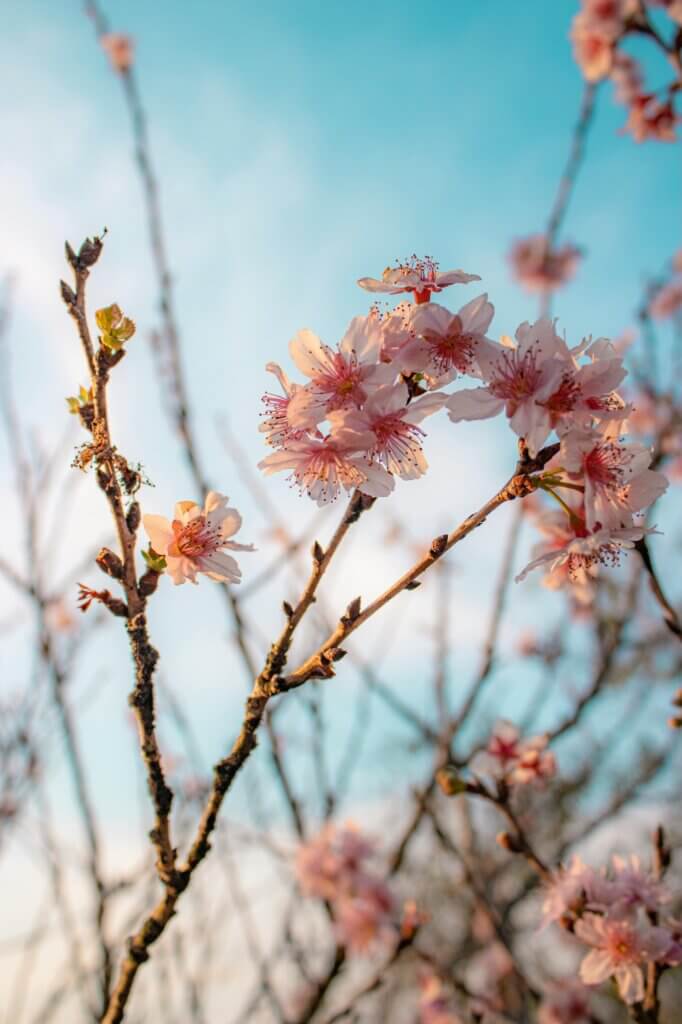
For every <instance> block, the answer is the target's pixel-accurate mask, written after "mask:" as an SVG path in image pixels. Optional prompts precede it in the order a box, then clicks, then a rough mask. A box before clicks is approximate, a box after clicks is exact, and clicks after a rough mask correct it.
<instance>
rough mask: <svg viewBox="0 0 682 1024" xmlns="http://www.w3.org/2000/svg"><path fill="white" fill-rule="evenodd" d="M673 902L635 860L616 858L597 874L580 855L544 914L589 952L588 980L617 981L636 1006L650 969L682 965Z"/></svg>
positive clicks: (548, 895)
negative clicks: (669, 909) (670, 913)
mask: <svg viewBox="0 0 682 1024" xmlns="http://www.w3.org/2000/svg"><path fill="white" fill-rule="evenodd" d="M664 853H665V851H664ZM664 866H665V858H664ZM670 900H671V893H670V892H669V890H668V889H667V888H666V887H665V886H664V885H663V884H662V882H661V881H659V879H658V877H655V876H654V874H653V872H652V871H648V870H647V869H646V868H645V867H644V866H643V865H642V864H641V862H640V860H639V859H638V858H637V857H635V856H631V857H630V858H629V859H625V858H623V857H618V856H614V857H613V858H612V861H611V865H610V866H609V868H608V869H606V868H602V869H600V870H598V871H597V870H595V869H593V868H591V867H589V866H588V865H586V864H584V863H583V861H582V860H581V859H580V857H578V856H577V855H574V856H573V858H572V860H571V862H570V863H569V864H568V865H567V866H566V867H561V868H559V870H558V871H556V872H554V873H553V875H552V877H551V879H550V880H549V881H548V882H547V883H546V890H545V899H544V903H543V914H544V920H545V923H549V922H552V921H555V922H558V923H559V924H561V925H562V927H564V928H565V929H567V930H568V931H570V932H572V933H573V935H575V937H576V938H577V939H578V940H579V941H580V942H581V943H582V944H583V945H584V946H587V947H588V948H589V951H588V952H587V954H586V955H585V957H584V959H583V961H582V964H581V967H580V977H581V979H582V981H583V982H584V983H585V984H586V985H599V984H601V983H602V982H604V981H607V980H608V979H609V978H612V979H613V980H614V981H615V982H616V983H617V985H618V990H619V993H620V996H621V998H622V999H623V1001H624V1002H625V1003H627V1004H628V1005H633V1004H636V1003H641V1002H642V1001H643V1000H644V998H645V980H646V974H647V968H648V965H650V964H656V965H658V968H659V969H661V970H662V969H664V968H665V967H669V966H677V965H678V964H680V963H682V945H681V944H680V939H681V937H682V928H681V927H680V925H679V923H678V922H676V921H675V920H673V919H672V918H670V917H668V916H667V915H666V907H667V904H669V902H670Z"/></svg>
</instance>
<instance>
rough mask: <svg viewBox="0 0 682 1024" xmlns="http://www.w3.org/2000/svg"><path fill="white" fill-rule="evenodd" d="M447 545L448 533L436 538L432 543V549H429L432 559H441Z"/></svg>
mask: <svg viewBox="0 0 682 1024" xmlns="http://www.w3.org/2000/svg"><path fill="white" fill-rule="evenodd" d="M447 543H448V535H447V533H443V534H441V536H440V537H436V538H435V539H434V540H433V541H432V542H431V547H430V549H429V554H430V555H431V557H432V558H440V556H441V555H442V554H443V552H444V551H445V548H446V546H447Z"/></svg>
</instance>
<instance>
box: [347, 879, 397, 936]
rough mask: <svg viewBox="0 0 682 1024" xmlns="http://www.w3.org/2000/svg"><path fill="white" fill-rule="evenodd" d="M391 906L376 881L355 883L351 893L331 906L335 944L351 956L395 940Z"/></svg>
mask: <svg viewBox="0 0 682 1024" xmlns="http://www.w3.org/2000/svg"><path fill="white" fill-rule="evenodd" d="M394 910H395V904H394V900H393V894H392V893H391V890H390V889H389V887H388V886H387V885H386V884H385V882H382V881H381V880H380V879H377V878H371V877H364V878H360V879H358V880H357V883H356V885H355V887H354V891H353V892H352V893H351V894H349V895H347V896H346V895H344V896H342V897H341V899H339V900H338V902H337V903H336V904H335V905H334V922H335V929H336V934H337V937H338V939H339V942H340V943H341V944H342V945H343V946H345V948H346V949H348V950H349V951H350V952H351V953H367V952H369V951H370V950H371V949H372V948H373V947H375V946H377V945H379V944H382V943H387V942H390V941H391V940H394V939H395V938H396V934H397V930H396V925H395V921H394Z"/></svg>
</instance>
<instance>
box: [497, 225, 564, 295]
mask: <svg viewBox="0 0 682 1024" xmlns="http://www.w3.org/2000/svg"><path fill="white" fill-rule="evenodd" d="M580 257H581V252H580V249H578V248H577V246H575V245H571V244H570V243H566V244H565V245H562V246H553V245H552V244H551V242H550V240H549V239H548V238H547V235H544V234H536V235H528V236H527V237H526V238H519V239H517V240H516V241H515V242H514V244H513V245H512V247H511V250H510V253H509V262H510V264H511V268H512V273H513V275H514V277H515V278H516V280H517V281H518V282H519V284H520V285H522V286H523V287H524V288H525V289H526V290H527V291H529V292H541V293H542V292H545V293H546V292H553V291H555V290H556V289H557V288H560V287H561V286H562V285H564V284H567V283H568V281H570V280H571V278H572V277H573V275H574V274H575V272H576V269H577V267H578V263H579V262H580Z"/></svg>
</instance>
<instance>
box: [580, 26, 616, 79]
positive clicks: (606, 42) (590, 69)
mask: <svg viewBox="0 0 682 1024" xmlns="http://www.w3.org/2000/svg"><path fill="white" fill-rule="evenodd" d="M617 37H618V30H617V28H616V27H615V25H614V24H613V23H612V22H609V21H600V20H599V19H595V18H593V17H591V16H590V14H589V12H588V11H584V10H583V11H581V12H580V13H579V14H576V16H575V18H574V19H573V24H572V26H571V39H572V41H573V54H574V56H575V59H576V63H577V64H578V66H579V67H580V70H581V71H582V73H583V75H584V77H585V78H586V79H587V81H588V82H598V81H599V80H600V79H602V78H606V77H607V75H608V74H609V73H610V71H611V67H612V63H613V54H614V50H615V42H616V39H617Z"/></svg>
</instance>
